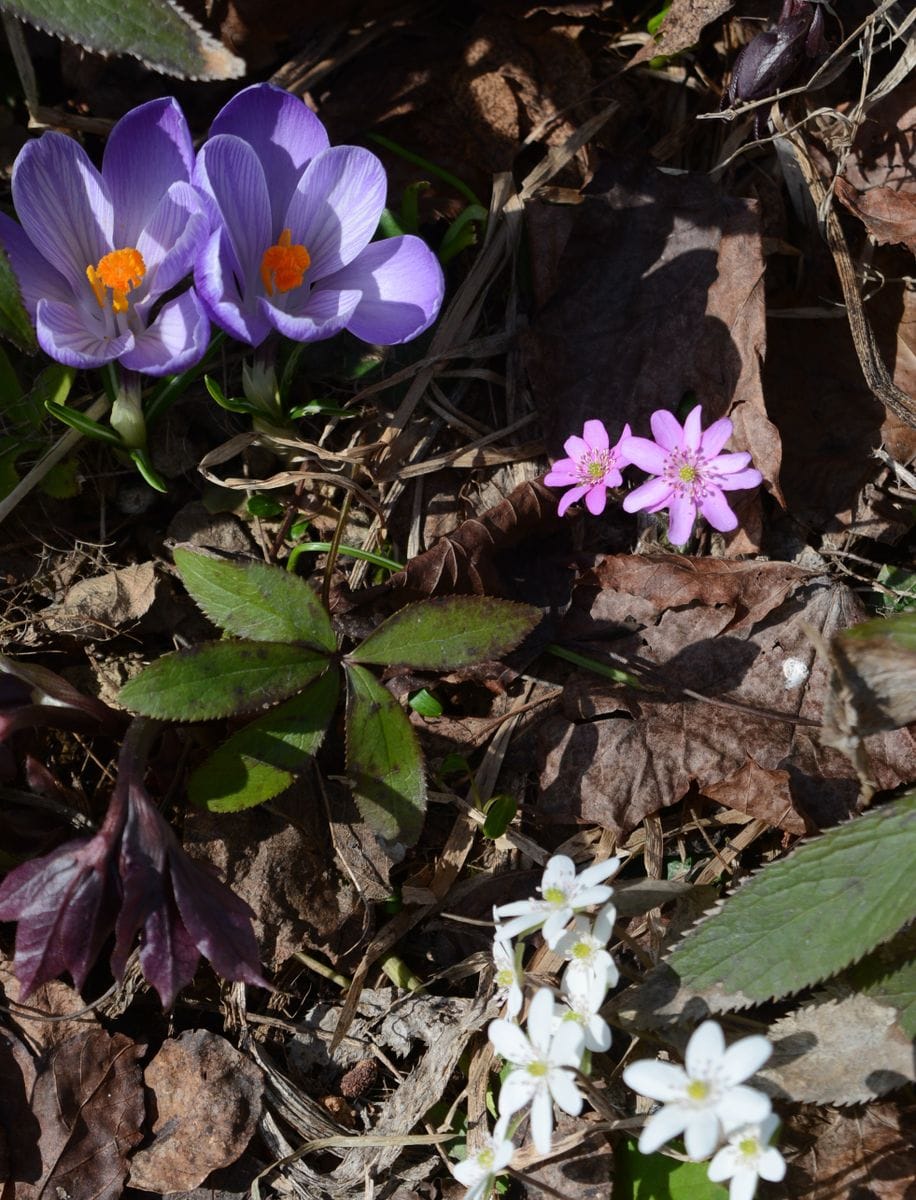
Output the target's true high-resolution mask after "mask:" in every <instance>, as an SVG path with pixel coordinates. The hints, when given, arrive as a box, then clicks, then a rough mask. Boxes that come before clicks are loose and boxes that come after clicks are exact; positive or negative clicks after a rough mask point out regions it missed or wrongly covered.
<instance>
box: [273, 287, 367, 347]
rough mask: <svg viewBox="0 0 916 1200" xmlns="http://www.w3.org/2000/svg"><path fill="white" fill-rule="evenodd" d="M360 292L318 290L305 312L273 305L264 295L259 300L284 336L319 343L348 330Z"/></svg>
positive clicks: (294, 339) (308, 300) (309, 299)
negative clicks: (343, 330)
mask: <svg viewBox="0 0 916 1200" xmlns="http://www.w3.org/2000/svg"><path fill="white" fill-rule="evenodd" d="M359 296H360V294H359V292H358V291H355V290H351V291H342V290H339V289H337V288H327V289H326V288H324V287H322V288H316V289H315V291H313V292H312V293H311V294H309V295H308V296H307V298H306V302H305V304H304V306H303V307H302V309H297V310H296V311H292V309H293V305H292V303H290V306H289V308H281V307H280V306H279V305H278V304H272V303H271V301H270V300H267V299H265V298H264V297H263V296H262V297H261V298H260V300H259V301H258V307H259V309H260V311H261V313H262V314H263V315H264V316H265V317H266V318H267V320H268V321H269V322H270V323H271V325H273V327H274V328H275V329H279V331H280V332H281V333H282V334H283V336H284V337H288V338H291V339H292V340H293V341H294V342H318V341H322V340H324V339H325V338H329V337H333V336H334V334H335V333H340V331H341V330H342V329H345V328H346V327H347V323H348V322H349V320H350V318H351V317H352V315H353V313H354V312H355V311H356V306H357V305H358V304H359Z"/></svg>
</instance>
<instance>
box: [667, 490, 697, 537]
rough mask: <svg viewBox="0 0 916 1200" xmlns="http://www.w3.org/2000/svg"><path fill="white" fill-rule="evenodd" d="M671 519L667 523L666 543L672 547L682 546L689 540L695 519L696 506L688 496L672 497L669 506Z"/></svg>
mask: <svg viewBox="0 0 916 1200" xmlns="http://www.w3.org/2000/svg"><path fill="white" fill-rule="evenodd" d="M669 508H670V510H671V518H670V520H669V522H668V541H669V542H670V543H671V545H672V546H683V545H684V543H685V542H687V541H688V539H689V538H690V534H691V532H692V530H693V525H694V522H695V521H696V519H697V506H696V504H694V502H693V499H692V498H691V497H689V496H678V495H674V496H672V497H671V503H670V505H669Z"/></svg>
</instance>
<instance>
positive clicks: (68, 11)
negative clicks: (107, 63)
mask: <svg viewBox="0 0 916 1200" xmlns="http://www.w3.org/2000/svg"><path fill="white" fill-rule="evenodd" d="M2 7H3V8H4V9H5V10H6V11H7V12H10V13H12V14H13V16H15V17H18V18H19V19H20V20H21V21H28V22H29V23H30V24H31V25H35V26H37V27H38V28H39V29H43V30H44V31H45V33H52V34H54V36H55V37H60V38H66V40H67V41H70V42H76V43H77V45H79V46H85V47H86V48H87V49H88V50H96V51H98V53H100V54H131V55H133V57H134V58H139V59H140V61H141V62H144V63H145V64H146V65H147V66H148V67H152V68H153V70H156V71H163V72H165V74H166V75H177V76H179V77H180V78H183V79H238V78H239V77H240V76H242V75H244V73H245V64H244V62H243V61H242V60H241V59H240V58H238V57H236V55H234V54H232V53H231V52H230V51H229V50H227V49H226V48H225V46H223V45H221V44H220V43H219V42H218V41H217V40H216V38H214V37H211V35H210V34H209V33H207V32H206V30H205V29H203V28H202V27H201V26H200V25H198V23H197V22H196V21H195V20H194V19H193V18H192V17H190V16H188V14H187V13H185V12H183V11H182V9H180V8H178V7H177V5H175V4H172V3H171V0H3V3H2Z"/></svg>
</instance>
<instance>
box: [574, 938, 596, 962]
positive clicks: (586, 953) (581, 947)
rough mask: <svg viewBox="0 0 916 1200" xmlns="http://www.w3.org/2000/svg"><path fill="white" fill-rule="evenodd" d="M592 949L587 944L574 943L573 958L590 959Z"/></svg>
mask: <svg viewBox="0 0 916 1200" xmlns="http://www.w3.org/2000/svg"><path fill="white" fill-rule="evenodd" d="M591 954H592V948H591V946H590V945H589V944H588V942H576V944H575V946H573V948H572V956H573V958H591Z"/></svg>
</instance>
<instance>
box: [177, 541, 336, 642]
mask: <svg viewBox="0 0 916 1200" xmlns="http://www.w3.org/2000/svg"><path fill="white" fill-rule="evenodd" d="M175 565H176V566H177V567H178V571H179V573H180V575H181V580H182V583H183V584H184V585H185V587H186V588H187V589H188V592H189V593H190V595H191V597H192V598H193V599H194V601H195V603H196V604H197V605H198V606H199V607H200V608H201V609H203V611H204V612H205V613H206V614H207V616H208V617H209V618H210V620H211V621H212V622H213V624H214V625H218V626H219V628H220V629H225V630H226V632H227V633H231V634H233V635H234V636H235V637H243V638H253V639H254V640H255V641H265V642H302V643H303V644H304V645H306V646H314V647H315V649H317V650H323V651H325V652H326V653H328V654H332V653H333V652H334V651H335V650H336V649H337V639H336V638H335V637H334V630H333V628H332V627H331V619H330V617H329V616H328V614H327V611H326V610H325V608H324V606H323V605H322V603H321V601H320V600H319V599H318V597H317V596H316V595H315V593H314V592H313V591H312V589H311V588H310V587H309V585H308V584H307V583H306V582H305V580H303V579H299V578H297V577H296V576H295V575H292V574H290V572H289V571H284V570H283V569H282V568H281V567H272V566H270V565H268V564H267V563H256V562H251V563H240V562H229V561H227V560H226V559H223V558H213V557H211V556H210V555H207V554H196V553H194V552H193V551H191V550H184V549H182V548H181V547H178V548H177V549H176V550H175Z"/></svg>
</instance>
